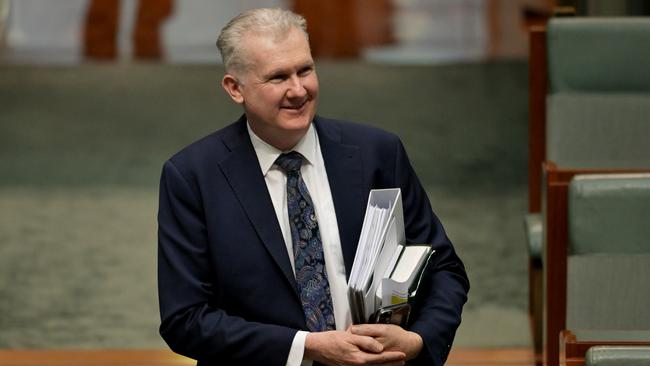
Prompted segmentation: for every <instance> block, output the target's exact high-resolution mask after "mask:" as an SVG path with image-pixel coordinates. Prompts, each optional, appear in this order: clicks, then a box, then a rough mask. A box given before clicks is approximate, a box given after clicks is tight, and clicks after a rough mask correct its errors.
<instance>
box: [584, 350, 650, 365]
mask: <svg viewBox="0 0 650 366" xmlns="http://www.w3.org/2000/svg"><path fill="white" fill-rule="evenodd" d="M585 365H586V366H647V365H650V346H595V347H591V348H590V349H589V350H587V355H586V356H585Z"/></svg>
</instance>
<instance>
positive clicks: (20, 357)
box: [0, 349, 196, 366]
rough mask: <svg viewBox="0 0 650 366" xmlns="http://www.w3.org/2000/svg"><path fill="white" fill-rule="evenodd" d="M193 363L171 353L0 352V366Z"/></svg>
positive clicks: (111, 351)
mask: <svg viewBox="0 0 650 366" xmlns="http://www.w3.org/2000/svg"><path fill="white" fill-rule="evenodd" d="M194 364H196V361H194V360H191V359H189V358H187V357H183V356H181V355H178V354H176V353H174V352H172V351H170V350H165V349H156V350H60V349H57V350H13V349H4V350H0V366H32V365H33V366H36V365H38V366H60V365H66V366H82V365H92V366H97V365H105V366H113V365H124V366H126V365H133V366H144V365H147V366H179V365H180V366H182V365H194Z"/></svg>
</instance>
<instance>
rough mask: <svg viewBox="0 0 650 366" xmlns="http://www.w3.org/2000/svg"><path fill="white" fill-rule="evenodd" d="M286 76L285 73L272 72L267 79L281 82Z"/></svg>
mask: <svg viewBox="0 0 650 366" xmlns="http://www.w3.org/2000/svg"><path fill="white" fill-rule="evenodd" d="M287 78H288V76H287V75H286V74H273V75H271V77H269V81H270V82H272V83H281V82H283V81H285V80H287Z"/></svg>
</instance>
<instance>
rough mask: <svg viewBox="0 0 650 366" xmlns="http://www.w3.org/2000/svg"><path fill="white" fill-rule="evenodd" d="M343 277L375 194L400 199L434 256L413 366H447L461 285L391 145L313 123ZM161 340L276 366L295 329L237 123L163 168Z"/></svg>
mask: <svg viewBox="0 0 650 366" xmlns="http://www.w3.org/2000/svg"><path fill="white" fill-rule="evenodd" d="M314 125H315V127H316V130H317V133H318V137H319V142H320V146H321V150H322V154H323V159H324V161H325V167H326V170H327V176H328V179H329V184H330V188H331V192H332V198H333V200H334V206H335V210H336V218H337V222H338V227H339V234H340V238H341V246H342V251H343V257H344V262H345V268H346V273H347V274H348V275H349V273H350V269H351V267H352V262H353V260H354V255H355V251H356V247H357V241H358V239H359V234H360V231H361V226H362V223H363V217H364V212H365V208H366V203H367V200H368V194H369V192H370V190H371V189H374V188H393V187H399V188H401V190H402V199H403V205H404V223H405V230H406V239H407V242H409V243H431V244H432V245H433V247H434V248H435V249H436V255H435V257H434V258H435V260H434V261H433V262H432V263H431V265H430V268H429V271H428V272H427V278H426V281H424V283H423V286H424V291H422V288H421V291H420V293H422V294H423V295H425V296H422V297H421V301H419V302H418V303H417V304H415V307H414V316H413V318H412V322H411V324H410V326H409V329H410V330H412V331H415V332H417V333H418V334H420V335H421V336H422V338H423V340H424V347H423V350H422V352H421V355H420V357H419V358H418V361H421V362H423V363H426V364H435V365H441V364H442V363H443V362H444V360H445V359H446V358H447V354H448V352H449V349H450V347H451V343H452V341H453V338H454V334H455V331H456V328H457V327H458V325H459V324H460V316H461V310H462V306H463V304H464V303H465V301H466V299H467V292H468V290H469V282H468V280H467V276H466V274H465V270H464V267H463V264H462V262H461V261H460V259H459V258H458V257H457V256H456V253H455V252H454V249H453V247H452V245H451V243H450V241H449V239H448V238H447V236H446V234H445V232H444V229H443V228H442V226H441V224H440V222H439V221H438V219H437V218H436V216H435V215H434V214H433V212H432V210H431V207H430V205H429V200H428V199H427V196H426V193H425V191H424V189H423V188H422V186H421V185H420V183H419V181H418V179H417V177H416V176H415V173H414V171H413V169H412V167H411V165H410V163H409V161H408V158H407V156H406V152H405V150H404V147H403V146H402V144H401V142H400V140H399V138H398V137H397V136H395V135H393V134H390V133H388V132H385V131H381V130H379V129H376V128H372V127H368V126H363V125H359V124H353V123H349V122H342V121H336V120H330V119H325V118H321V117H316V118H315V119H314ZM158 224H159V229H158V287H159V300H160V313H161V326H160V333H161V335H162V337H163V338H164V339H165V341H166V342H167V343H168V344H169V346H170V347H171V349H172V350H174V351H175V352H177V353H180V354H183V355H186V356H188V357H191V358H194V359H197V360H199V364H232V365H248V364H250V365H283V364H284V363H285V362H286V359H287V356H288V353H289V349H290V346H291V343H292V341H293V338H294V335H295V333H296V332H297V331H298V330H300V329H302V330H306V326H305V319H304V315H303V311H302V307H301V303H300V299H299V296H298V293H297V290H296V283H295V279H294V274H293V272H292V269H291V264H290V261H289V257H288V254H287V249H286V246H285V243H284V239H283V237H282V233H281V231H280V226H279V223H278V221H277V218H276V215H275V211H274V210H273V204H272V202H271V197H270V195H269V193H268V190H267V188H266V184H265V182H264V177H263V175H262V172H261V169H260V166H259V163H258V161H257V156H256V154H255V151H254V149H253V146H252V144H251V141H250V137H249V135H248V131H247V128H246V119H245V117H244V116H242V118H240V119H239V120H238V121H237V122H235V123H233V124H231V125H230V126H228V127H225V128H224V129H222V130H220V131H217V132H215V133H213V134H211V135H209V136H207V137H205V138H203V139H201V140H199V141H197V142H195V143H193V144H191V145H189V146H188V147H186V148H185V149H183V150H182V151H180V152H179V153H177V154H176V155H174V156H173V157H172V158H171V159H169V160H168V161H167V162H166V163H165V165H164V167H163V172H162V177H161V182H160V206H159V213H158Z"/></svg>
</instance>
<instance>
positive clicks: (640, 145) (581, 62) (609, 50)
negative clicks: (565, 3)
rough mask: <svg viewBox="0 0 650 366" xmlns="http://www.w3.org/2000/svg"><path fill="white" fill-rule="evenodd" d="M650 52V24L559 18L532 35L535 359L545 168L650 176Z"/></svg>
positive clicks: (529, 220)
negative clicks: (621, 171) (649, 170)
mask: <svg viewBox="0 0 650 366" xmlns="http://www.w3.org/2000/svg"><path fill="white" fill-rule="evenodd" d="M648 44H650V18H553V19H551V20H550V21H549V23H548V25H547V27H546V28H544V29H540V28H537V29H533V30H532V31H531V55H530V68H529V84H530V98H529V212H528V214H527V215H526V218H525V221H524V222H525V230H526V239H527V244H528V249H529V256H530V257H529V268H530V270H529V271H530V272H529V278H530V297H529V302H530V313H531V318H532V322H531V324H533V339H534V341H535V348H536V353H539V351H540V348H541V343H542V342H541V339H540V338H541V337H542V329H543V328H544V327H543V324H542V310H543V306H542V302H543V298H544V297H543V290H542V288H543V281H542V278H543V276H542V271H543V262H544V261H543V258H544V254H543V252H544V250H545V249H544V247H545V240H544V235H545V234H543V233H544V230H545V229H544V227H545V225H544V215H543V213H542V206H543V204H542V203H543V201H544V198H543V184H542V183H543V181H544V178H543V177H542V163H543V162H544V161H552V162H554V163H555V164H556V165H557V166H559V167H562V168H567V169H575V170H580V169H582V170H585V169H590V170H593V171H595V172H597V171H599V170H604V171H605V170H611V169H647V168H650V144H648V143H647V142H646V141H647V140H648V136H650V118H648V116H650V67H649V66H648V65H650V47H648V46H647V45H648ZM547 339H550V340H553V341H555V340H556V339H557V335H554V334H552V335H548V337H547ZM545 343H548V341H547V342H545Z"/></svg>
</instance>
